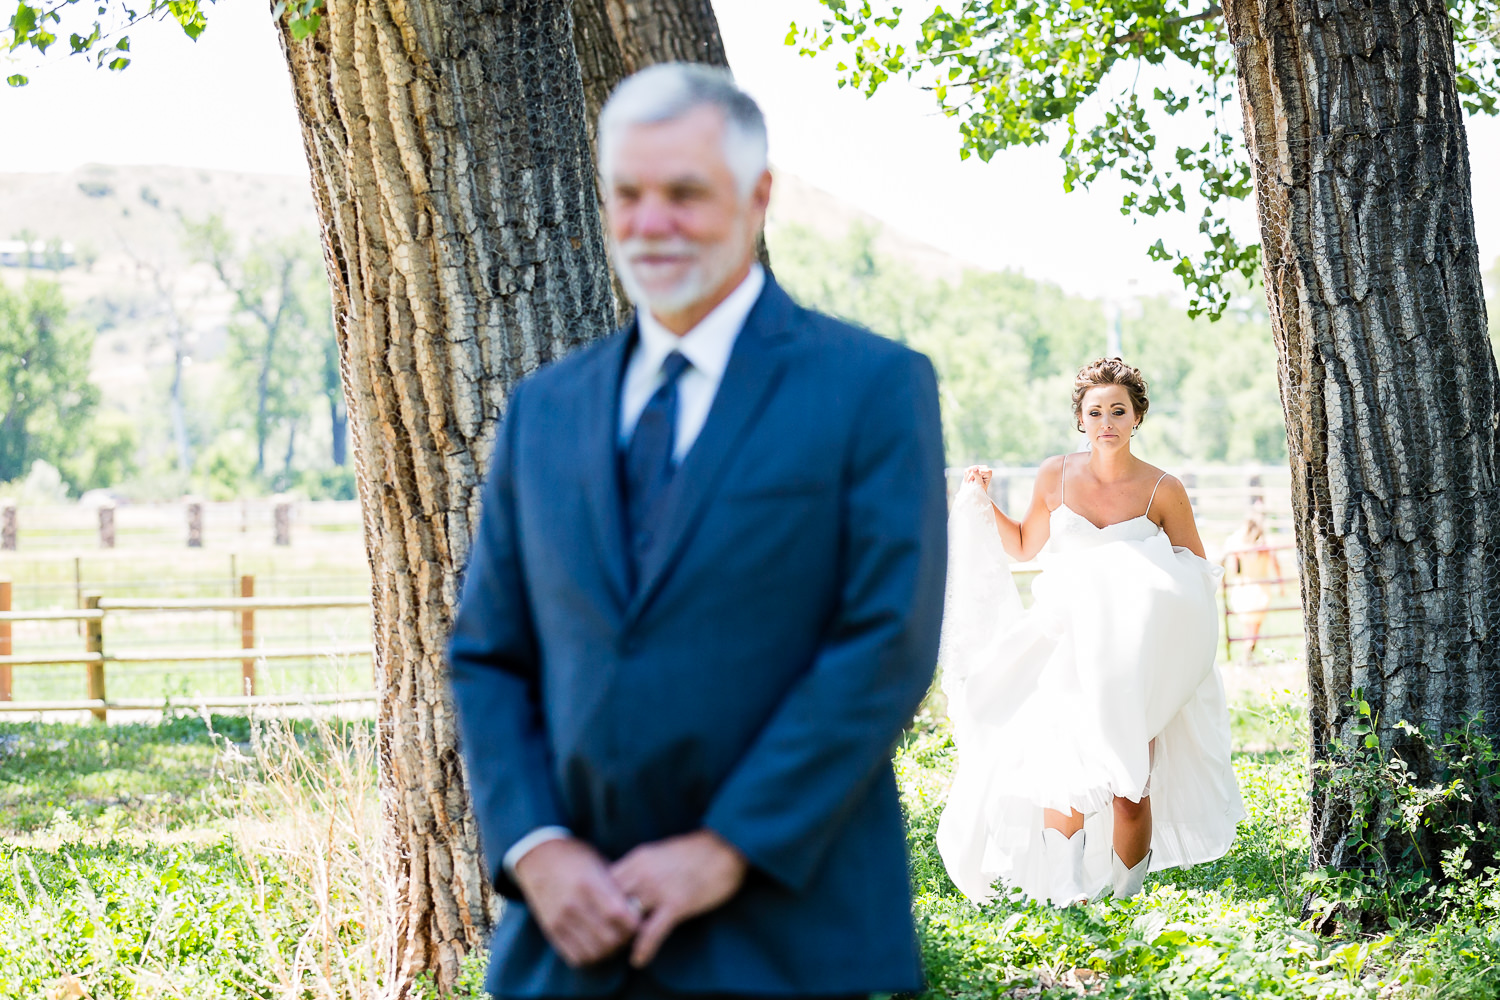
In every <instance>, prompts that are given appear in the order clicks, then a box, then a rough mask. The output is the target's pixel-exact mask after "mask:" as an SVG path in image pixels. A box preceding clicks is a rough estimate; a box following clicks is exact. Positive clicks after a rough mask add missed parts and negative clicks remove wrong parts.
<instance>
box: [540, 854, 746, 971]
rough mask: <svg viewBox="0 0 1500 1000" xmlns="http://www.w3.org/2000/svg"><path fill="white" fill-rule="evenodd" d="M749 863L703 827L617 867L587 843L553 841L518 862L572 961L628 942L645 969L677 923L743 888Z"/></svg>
mask: <svg viewBox="0 0 1500 1000" xmlns="http://www.w3.org/2000/svg"><path fill="white" fill-rule="evenodd" d="M746 867H747V865H746V862H745V858H744V856H743V855H742V854H740V852H739V851H737V850H736V849H735V848H734V847H733V846H731V845H730V844H729V842H728V841H726V840H724V838H722V837H720V836H719V835H718V834H717V833H714V832H713V831H712V830H698V831H695V832H693V833H687V834H683V835H682V836H678V837H669V838H667V839H666V840H659V841H656V842H654V843H649V844H642V845H641V846H640V847H637V848H635V849H634V850H633V851H631V852H630V853H629V854H626V855H625V856H624V857H623V858H621V859H620V860H619V861H616V862H615V863H614V864H610V863H609V861H608V860H606V859H605V858H604V857H603V856H602V855H601V854H600V853H599V852H598V851H596V850H594V848H593V847H591V846H589V845H588V844H586V843H584V842H583V841H582V840H578V839H576V838H563V839H560V840H549V841H546V842H545V843H542V844H539V845H537V846H536V847H533V848H532V849H531V850H529V851H527V852H526V853H525V854H524V855H523V856H522V857H521V859H520V860H519V861H517V862H516V863H515V878H516V884H517V885H519V886H520V887H521V892H522V893H523V894H524V895H525V896H526V903H527V905H528V906H530V907H531V912H532V914H533V915H534V916H535V917H536V919H537V922H538V923H539V924H541V927H542V933H543V934H545V935H546V936H547V940H548V941H550V942H551V943H552V946H553V947H554V948H556V949H557V951H558V953H559V954H561V955H562V957H563V960H564V961H566V962H567V963H568V964H569V965H572V966H575V967H576V966H581V965H589V964H591V963H594V962H598V961H600V960H601V959H605V958H608V957H609V956H610V955H613V954H614V953H615V952H617V951H619V950H620V949H621V948H623V947H625V946H626V945H627V944H630V945H631V948H630V964H631V965H633V966H635V967H636V968H638V969H640V968H644V967H646V966H647V965H649V964H650V963H651V961H652V959H654V958H655V957H656V953H657V951H658V950H660V948H661V946H662V943H663V942H664V941H666V939H667V937H668V935H670V934H671V933H672V931H673V930H674V929H675V928H676V927H677V926H678V925H679V924H681V923H682V922H683V921H685V920H690V919H692V918H693V917H696V916H698V915H699V914H702V913H707V912H708V911H710V910H714V909H717V908H718V907H720V906H722V905H723V904H724V903H725V902H727V901H728V900H729V898H730V897H732V896H733V895H734V894H735V893H736V892H738V891H739V888H740V884H741V883H742V882H744V880H745V870H746ZM631 942H634V943H633V944H631Z"/></svg>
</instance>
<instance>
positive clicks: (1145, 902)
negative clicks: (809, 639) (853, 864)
mask: <svg viewBox="0 0 1500 1000" xmlns="http://www.w3.org/2000/svg"><path fill="white" fill-rule="evenodd" d="M1232 718H1233V723H1234V733H1235V742H1236V746H1237V747H1239V748H1242V749H1238V750H1237V752H1236V753H1235V757H1234V764H1235V771H1236V774H1237V775H1238V777H1239V780H1240V787H1241V790H1242V793H1243V795H1244V800H1245V807H1246V813H1247V816H1246V818H1245V820H1244V822H1243V823H1241V825H1240V827H1239V831H1238V835H1237V837H1236V840H1235V844H1234V846H1233V848H1232V849H1231V850H1230V852H1229V854H1228V855H1227V856H1226V857H1224V858H1222V859H1220V860H1218V861H1216V862H1213V863H1211V864H1204V865H1199V866H1196V867H1194V868H1190V869H1179V870H1173V871H1168V872H1163V873H1160V874H1158V875H1154V876H1152V877H1151V878H1150V879H1149V880H1148V881H1147V885H1146V890H1145V892H1144V893H1143V894H1142V895H1141V896H1139V897H1137V898H1136V899H1134V900H1130V901H1126V902H1112V901H1111V902H1104V903H1095V904H1089V905H1086V906H1079V907H1073V908H1069V909H1064V910H1058V909H1053V908H1051V907H1048V906H1045V905H1041V904H1037V903H1026V902H1021V901H1019V900H1018V899H1016V898H1008V897H1002V898H1001V899H999V900H997V901H995V902H992V903H990V904H988V905H985V906H982V907H981V906H975V905H974V904H973V903H970V902H969V901H968V900H966V899H965V898H964V897H963V896H961V895H960V894H959V893H958V891H957V889H955V888H954V887H953V886H952V884H951V883H950V882H949V881H948V878H947V875H946V873H945V872H944V870H943V866H942V861H941V859H940V858H939V857H938V853H937V848H936V846H935V844H934V842H933V836H934V834H935V832H936V829H937V822H938V817H939V816H940V815H941V804H942V795H943V791H944V789H945V787H946V782H947V776H948V775H949V774H950V773H951V768H952V765H953V753H954V751H953V746H952V741H951V740H950V738H949V736H948V733H947V729H946V726H945V724H943V723H942V722H941V721H939V720H936V719H932V718H925V719H919V720H918V725H917V726H916V727H915V728H914V729H913V730H912V731H911V732H910V733H909V734H908V737H907V739H906V741H905V742H904V744H903V746H902V747H901V748H900V750H899V751H898V753H897V756H896V765H897V773H898V776H899V777H900V779H901V784H902V792H903V798H904V800H905V803H906V807H907V813H908V818H909V821H910V827H909V830H910V833H909V844H910V848H911V854H912V868H913V882H914V886H915V889H916V895H917V900H916V915H917V921H918V925H919V928H920V931H921V937H922V949H923V954H924V958H925V961H926V964H927V971H928V976H929V981H930V989H929V991H928V992H927V993H926V994H925V995H924V997H925V998H926V1000H936V998H939V997H952V998H965V1000H967V998H976V1000H977V998H981V997H983V998H992V997H1071V996H1077V995H1079V994H1080V993H1081V992H1086V993H1087V994H1088V995H1091V996H1100V997H1160V998H1169V997H1170V998H1176V997H1184V998H1208V997H1299V998H1303V997H1305V998H1345V997H1347V998H1366V997H1367V998H1370V1000H1377V998H1379V1000H1385V998H1394V997H1432V998H1437V997H1442V998H1451V1000H1460V998H1475V1000H1478V998H1494V997H1497V996H1500V892H1496V891H1495V889H1494V887H1493V886H1492V885H1490V886H1480V885H1478V884H1476V886H1475V891H1474V892H1473V893H1471V896H1472V899H1473V904H1472V905H1471V906H1469V907H1467V908H1466V909H1463V910H1462V912H1457V911H1455V912H1453V913H1452V914H1451V915H1450V916H1449V917H1448V918H1447V919H1445V920H1443V921H1442V922H1440V923H1437V924H1425V925H1413V926H1406V927H1397V928H1393V929H1392V930H1391V932H1390V933H1388V934H1381V935H1378V936H1377V935H1360V934H1358V933H1357V932H1353V933H1349V934H1347V935H1345V936H1333V937H1326V936H1322V935H1319V934H1316V933H1313V932H1312V931H1311V930H1310V929H1309V926H1308V924H1307V923H1306V922H1305V921H1303V919H1302V916H1301V914H1302V909H1303V904H1304V901H1305V899H1306V898H1307V897H1308V895H1309V885H1310V884H1312V883H1311V882H1310V880H1309V879H1308V877H1307V876H1306V875H1305V872H1306V871H1307V860H1308V834H1307V829H1308V827H1307V801H1308V800H1307V788H1306V785H1307V773H1308V771H1307V760H1306V756H1305V751H1304V750H1303V749H1302V747H1304V746H1305V745H1306V734H1305V730H1304V726H1305V723H1304V721H1303V717H1302V715H1301V713H1300V711H1299V710H1297V709H1296V708H1294V707H1293V706H1292V705H1291V703H1289V702H1288V701H1285V700H1281V701H1257V702H1251V703H1245V704H1241V705H1238V706H1236V708H1235V710H1234V711H1233V713H1232ZM1245 747H1254V748H1255V749H1253V750H1247V749H1243V748H1245Z"/></svg>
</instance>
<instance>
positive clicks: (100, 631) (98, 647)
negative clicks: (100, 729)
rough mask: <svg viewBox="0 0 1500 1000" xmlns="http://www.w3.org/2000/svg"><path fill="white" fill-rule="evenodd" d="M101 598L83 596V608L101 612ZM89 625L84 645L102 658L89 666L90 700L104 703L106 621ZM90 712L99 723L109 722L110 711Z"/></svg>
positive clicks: (99, 709) (101, 620)
mask: <svg viewBox="0 0 1500 1000" xmlns="http://www.w3.org/2000/svg"><path fill="white" fill-rule="evenodd" d="M99 597H100V595H99V594H84V595H83V606H84V607H85V608H88V609H89V610H90V611H98V610H99ZM87 624H88V642H87V643H85V644H84V649H86V650H87V651H88V652H90V653H98V654H99V656H100V660H99V662H98V663H90V664H89V698H90V700H94V699H97V700H99V701H103V700H104V660H103V656H104V619H103V618H102V617H101V618H90V619H89V620H88V622H87ZM89 711H91V712H93V713H94V719H95V720H96V721H98V722H106V721H108V717H109V711H108V709H105V708H92V709H89Z"/></svg>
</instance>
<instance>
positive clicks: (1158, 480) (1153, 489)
mask: <svg viewBox="0 0 1500 1000" xmlns="http://www.w3.org/2000/svg"><path fill="white" fill-rule="evenodd" d="M1166 478H1167V474H1166V473H1165V472H1163V473H1162V474H1161V475H1159V476H1157V477H1156V485H1155V486H1153V487H1151V499H1150V500H1147V501H1146V513H1144V514H1142V515H1141V516H1142V517H1150V516H1151V504H1152V502H1153V501H1155V500H1156V491H1157V489H1158V488H1160V486H1161V481H1162V480H1163V479H1166Z"/></svg>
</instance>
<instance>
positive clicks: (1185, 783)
mask: <svg viewBox="0 0 1500 1000" xmlns="http://www.w3.org/2000/svg"><path fill="white" fill-rule="evenodd" d="M1148 509H1149V507H1148ZM948 536H949V569H948V597H947V602H948V603H947V609H946V611H945V616H944V623H943V648H942V654H941V657H940V659H941V663H942V669H943V680H942V683H943V690H944V692H945V693H946V694H947V696H948V714H949V717H950V718H951V720H952V723H953V736H954V742H955V743H956V745H957V748H958V770H957V774H956V775H955V777H954V782H953V786H952V788H951V790H950V791H949V795H948V802H947V805H946V807H945V808H944V811H943V816H942V820H941V822H940V824H939V827H938V834H937V843H938V849H939V851H940V852H941V854H942V857H943V861H944V863H945V864H946V866H947V868H948V874H949V875H950V877H951V878H952V879H953V882H954V884H955V885H957V886H958V888H959V889H960V890H961V891H962V892H963V893H964V895H966V896H968V897H969V898H970V899H973V900H975V901H980V902H982V901H984V900H986V899H989V898H991V897H992V896H993V895H994V894H995V892H996V889H997V888H998V886H997V885H996V883H997V882H1004V883H1006V884H1008V885H1010V886H1015V887H1019V888H1020V889H1021V890H1022V891H1023V892H1025V893H1026V895H1027V896H1029V897H1031V898H1034V899H1045V898H1047V896H1048V891H1047V882H1046V868H1045V864H1044V861H1043V845H1042V818H1043V817H1042V811H1043V810H1044V809H1048V808H1050V809H1057V810H1059V811H1061V812H1067V811H1069V810H1070V809H1076V810H1078V811H1079V812H1082V813H1084V814H1085V817H1086V819H1085V824H1084V829H1085V830H1086V831H1087V848H1086V854H1085V857H1084V873H1083V887H1084V889H1085V890H1086V891H1087V892H1088V894H1089V895H1095V894H1097V893H1098V892H1100V891H1101V890H1102V889H1103V888H1104V887H1105V885H1106V884H1108V882H1109V879H1110V853H1111V850H1110V847H1111V835H1112V833H1113V829H1112V828H1113V810H1112V808H1111V804H1112V801H1113V799H1114V797H1115V796H1116V795H1123V796H1125V797H1126V798H1129V799H1132V800H1136V801H1138V800H1140V798H1141V797H1142V796H1144V795H1147V794H1149V795H1150V796H1151V808H1152V818H1153V832H1152V839H1151V850H1152V854H1151V864H1150V867H1151V870H1153V871H1160V870H1162V869H1165V868H1172V867H1176V866H1179V865H1191V864H1196V863H1199V862H1203V861H1209V860H1212V859H1214V858H1218V857H1221V856H1223V855H1224V854H1225V853H1226V852H1227V851H1228V850H1229V845H1230V843H1231V842H1232V841H1233V839H1234V831H1235V825H1236V823H1237V822H1238V821H1239V820H1240V819H1241V818H1242V817H1243V816H1244V810H1243V808H1242V806H1241V803H1240V794H1239V786H1238V784H1237V783H1236V781H1235V777H1234V769H1233V767H1232V766H1231V764H1230V757H1229V746H1230V744H1229V715H1228V711H1227V709H1226V706H1225V701H1224V686H1223V683H1222V681H1221V680H1220V678H1219V674H1218V671H1217V670H1215V669H1214V654H1215V651H1216V648H1217V643H1218V612H1217V608H1216V605H1215V601H1214V589H1215V586H1216V584H1217V581H1218V578H1219V575H1220V574H1221V573H1222V570H1221V569H1220V568H1219V567H1217V566H1214V565H1212V564H1210V563H1208V562H1207V561H1205V560H1203V559H1200V558H1199V557H1198V556H1196V555H1194V554H1193V553H1191V552H1189V551H1188V550H1186V549H1182V548H1174V547H1173V546H1172V544H1171V542H1169V541H1168V539H1167V536H1166V533H1165V532H1163V531H1162V530H1161V528H1160V527H1158V526H1157V525H1156V523H1155V522H1153V521H1151V520H1150V519H1149V518H1148V517H1146V516H1145V515H1142V516H1140V517H1136V518H1132V519H1131V520H1128V521H1122V522H1119V523H1117V524H1111V525H1107V526H1105V527H1102V528H1101V527H1098V526H1096V525H1095V524H1093V523H1092V522H1090V521H1089V520H1088V519H1087V518H1085V517H1083V516H1082V515H1080V514H1078V513H1077V512H1075V511H1073V510H1072V509H1071V508H1069V507H1068V506H1067V505H1066V503H1063V504H1062V505H1060V506H1059V507H1058V508H1057V509H1056V510H1054V511H1053V512H1052V514H1051V538H1050V539H1049V540H1048V542H1047V545H1046V547H1045V548H1044V550H1043V553H1042V556H1041V559H1040V560H1039V561H1040V564H1041V567H1042V573H1041V575H1040V576H1038V577H1037V578H1036V580H1035V582H1034V583H1033V585H1032V595H1033V603H1032V606H1031V607H1030V608H1029V609H1024V610H1023V608H1022V605H1021V598H1020V594H1019V593H1018V592H1017V590H1016V586H1015V583H1014V581H1013V580H1012V578H1011V573H1010V567H1009V559H1008V557H1007V556H1006V555H1005V551H1004V549H1003V548H1002V547H1001V544H1000V537H999V533H998V532H997V531H996V530H995V522H994V517H993V514H992V513H991V505H990V501H989V498H988V497H987V496H986V495H985V493H984V492H983V490H982V489H981V488H980V487H979V484H978V483H974V482H966V483H964V485H963V487H962V488H961V489H960V490H959V493H958V496H957V497H956V498H955V499H954V503H953V508H952V510H951V512H950V514H949V521H948Z"/></svg>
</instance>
